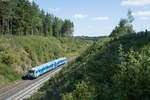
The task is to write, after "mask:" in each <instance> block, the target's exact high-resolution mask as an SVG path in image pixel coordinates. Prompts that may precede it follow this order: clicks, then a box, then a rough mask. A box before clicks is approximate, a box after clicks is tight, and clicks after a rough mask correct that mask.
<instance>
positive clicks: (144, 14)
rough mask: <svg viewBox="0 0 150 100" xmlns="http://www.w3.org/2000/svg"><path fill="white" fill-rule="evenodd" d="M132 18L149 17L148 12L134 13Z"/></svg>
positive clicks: (149, 12)
mask: <svg viewBox="0 0 150 100" xmlns="http://www.w3.org/2000/svg"><path fill="white" fill-rule="evenodd" d="M133 15H134V16H150V11H139V12H134V13H133Z"/></svg>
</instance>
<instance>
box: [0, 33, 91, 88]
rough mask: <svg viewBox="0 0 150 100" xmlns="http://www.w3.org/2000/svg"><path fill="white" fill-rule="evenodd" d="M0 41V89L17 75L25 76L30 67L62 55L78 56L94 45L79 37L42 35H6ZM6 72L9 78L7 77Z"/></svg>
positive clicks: (14, 79)
mask: <svg viewBox="0 0 150 100" xmlns="http://www.w3.org/2000/svg"><path fill="white" fill-rule="evenodd" d="M0 40H1V43H0V67H1V66H2V67H1V69H0V72H2V74H0V79H2V80H3V81H1V82H0V88H1V87H2V86H4V85H7V84H9V83H11V82H13V81H16V80H18V79H20V77H16V76H15V75H18V76H22V75H26V72H27V70H28V69H30V68H32V67H35V66H37V65H40V64H43V63H46V62H49V61H52V60H54V59H57V58H60V57H67V58H68V59H69V58H71V57H73V56H77V55H79V53H81V52H83V50H85V49H86V48H87V47H88V46H89V45H90V44H92V42H90V41H85V40H80V39H77V38H55V37H43V36H10V35H3V36H1V37H0ZM5 67H6V68H5ZM6 73H8V77H7V76H6V77H5V75H4V74H6ZM14 73H17V74H14ZM13 74H14V76H13ZM11 77H12V78H11ZM14 77H16V78H14Z"/></svg>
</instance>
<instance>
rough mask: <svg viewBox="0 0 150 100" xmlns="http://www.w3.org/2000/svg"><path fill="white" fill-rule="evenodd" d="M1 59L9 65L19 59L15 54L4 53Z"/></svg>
mask: <svg viewBox="0 0 150 100" xmlns="http://www.w3.org/2000/svg"><path fill="white" fill-rule="evenodd" d="M1 59H2V63H5V64H7V65H10V64H14V63H16V62H17V61H18V58H17V56H15V55H14V54H4V55H3V56H2V58H1Z"/></svg>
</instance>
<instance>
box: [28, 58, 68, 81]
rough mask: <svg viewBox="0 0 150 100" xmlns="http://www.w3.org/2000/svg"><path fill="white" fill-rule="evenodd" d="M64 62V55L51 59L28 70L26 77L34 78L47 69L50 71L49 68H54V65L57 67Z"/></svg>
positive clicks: (65, 60)
mask: <svg viewBox="0 0 150 100" xmlns="http://www.w3.org/2000/svg"><path fill="white" fill-rule="evenodd" d="M66 62H67V59H66V57H62V58H59V59H56V60H53V61H51V62H48V63H45V64H42V65H40V66H36V67H34V68H32V69H30V70H28V73H27V77H28V78H30V79H36V78H38V77H39V76H40V75H42V74H44V73H46V72H48V71H51V70H53V69H55V68H56V67H59V66H61V65H63V64H65V63H66Z"/></svg>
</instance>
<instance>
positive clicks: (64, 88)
mask: <svg viewBox="0 0 150 100" xmlns="http://www.w3.org/2000/svg"><path fill="white" fill-rule="evenodd" d="M149 34H150V33H148V32H146V33H143V32H142V33H138V34H137V35H136V34H129V35H125V36H122V37H120V38H114V39H112V38H105V39H103V40H100V41H99V42H97V43H94V44H93V45H92V46H91V47H89V48H88V49H87V50H86V52H84V53H83V54H82V55H81V56H80V57H78V58H77V59H76V60H75V61H74V62H72V63H71V64H69V66H68V67H66V68H64V69H63V70H62V71H61V72H60V73H59V74H57V75H56V76H55V77H53V78H52V79H50V80H49V81H48V82H47V83H46V84H45V85H44V87H43V88H41V89H40V91H39V92H38V93H37V94H35V95H34V96H33V97H31V98H30V99H31V100H38V99H39V100H41V99H45V100H48V99H51V100H60V99H63V100H149V99H150V35H149Z"/></svg>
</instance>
